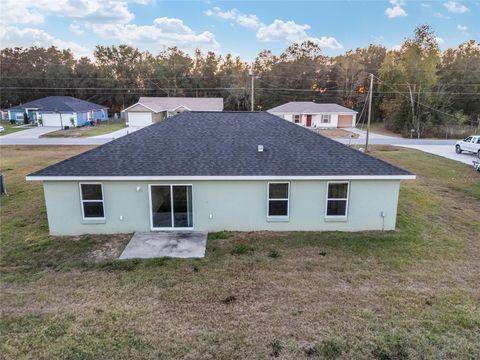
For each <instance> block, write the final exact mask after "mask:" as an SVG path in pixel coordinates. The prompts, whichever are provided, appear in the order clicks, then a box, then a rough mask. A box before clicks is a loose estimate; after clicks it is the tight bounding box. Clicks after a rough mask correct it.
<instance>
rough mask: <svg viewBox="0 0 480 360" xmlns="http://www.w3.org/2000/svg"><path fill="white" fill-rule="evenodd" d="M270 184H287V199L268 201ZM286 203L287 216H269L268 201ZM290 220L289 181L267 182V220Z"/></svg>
mask: <svg viewBox="0 0 480 360" xmlns="http://www.w3.org/2000/svg"><path fill="white" fill-rule="evenodd" d="M270 184H287V191H288V198H286V199H270ZM285 200H286V201H287V215H269V209H270V201H285ZM289 218H290V182H289V181H269V182H268V183H267V219H289Z"/></svg>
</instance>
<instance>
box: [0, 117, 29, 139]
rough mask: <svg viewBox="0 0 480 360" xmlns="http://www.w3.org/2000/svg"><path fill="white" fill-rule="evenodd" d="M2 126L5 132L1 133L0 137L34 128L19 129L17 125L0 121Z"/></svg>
mask: <svg viewBox="0 0 480 360" xmlns="http://www.w3.org/2000/svg"><path fill="white" fill-rule="evenodd" d="M0 125H1V126H3V127H4V129H5V131H4V132H1V133H0V136H4V135H8V134H12V133H15V132H18V131H22V130H27V129H31V128H32V126H25V127H19V126H18V125H16V124H13V125H12V124H10V122H9V121H0Z"/></svg>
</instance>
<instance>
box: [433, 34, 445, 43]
mask: <svg viewBox="0 0 480 360" xmlns="http://www.w3.org/2000/svg"><path fill="white" fill-rule="evenodd" d="M435 41H436V42H437V44H438V45H442V44H444V43H445V40H443V39H442V38H441V37H440V36H437V37H436V38H435Z"/></svg>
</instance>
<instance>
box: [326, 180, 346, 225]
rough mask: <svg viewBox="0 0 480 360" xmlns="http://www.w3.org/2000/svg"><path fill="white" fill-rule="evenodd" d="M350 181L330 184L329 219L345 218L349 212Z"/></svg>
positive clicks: (328, 186)
mask: <svg viewBox="0 0 480 360" xmlns="http://www.w3.org/2000/svg"><path fill="white" fill-rule="evenodd" d="M348 191H349V183H348V181H343V182H329V183H328V185H327V211H326V217H327V218H329V217H330V218H345V217H347V212H348Z"/></svg>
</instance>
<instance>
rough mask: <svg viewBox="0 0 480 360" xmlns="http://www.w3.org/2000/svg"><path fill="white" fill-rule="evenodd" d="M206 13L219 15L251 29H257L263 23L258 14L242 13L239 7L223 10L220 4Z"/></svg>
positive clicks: (213, 15)
mask: <svg viewBox="0 0 480 360" xmlns="http://www.w3.org/2000/svg"><path fill="white" fill-rule="evenodd" d="M205 15H207V16H212V17H218V18H221V19H223V20H233V21H235V22H236V23H237V24H239V25H240V26H243V27H246V28H251V29H256V28H258V27H259V26H260V25H261V23H260V20H259V19H258V17H257V15H253V14H242V13H241V12H239V11H238V10H237V9H231V10H226V11H223V10H222V9H221V8H219V7H218V6H215V7H214V8H212V9H209V10H207V11H205Z"/></svg>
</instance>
